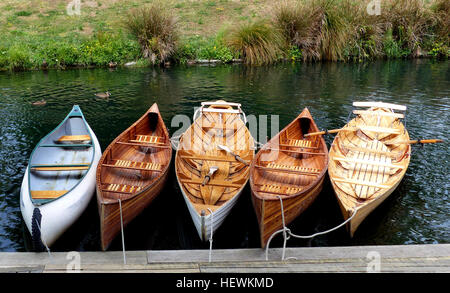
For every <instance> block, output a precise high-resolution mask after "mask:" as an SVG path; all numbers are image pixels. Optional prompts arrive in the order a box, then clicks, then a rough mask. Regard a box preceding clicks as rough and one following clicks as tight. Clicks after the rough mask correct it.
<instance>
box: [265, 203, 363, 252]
mask: <svg viewBox="0 0 450 293" xmlns="http://www.w3.org/2000/svg"><path fill="white" fill-rule="evenodd" d="M277 197H278V198H279V199H280V206H281V219H282V223H283V228H282V229H280V230H278V231H275V232H274V233H273V234H272V235H270V237H269V240H268V241H267V246H266V260H269V258H268V253H269V245H270V241H272V239H273V238H274V237H275V236H276V235H278V234H279V233H281V232H283V238H284V241H283V252H282V255H281V260H285V254H286V242H287V240H289V238H290V237H291V236H293V237H295V238H300V239H310V238H314V237H316V236H319V235H323V234H327V233H330V232H333V231H335V230H337V229H339V228H341V227H342V226H344V225H345V224H347V223H348V222H349V221H351V219H353V217H354V216H355V215H356V211H357V210H358V208H355V209H354V211H353V214H352V215H351V216H350V217H349V218H348V219H347V220H345V221H344V222H342V223H341V224H339V225H337V226H336V227H334V228H331V229H329V230H326V231H322V232H317V233H315V234H312V235H308V236H302V235H296V234H294V233H292V232H291V230H290V229H289V228H287V227H286V222H285V219H284V208H283V200H282V199H281V196H279V195H278V196H277ZM291 258H293V259H295V257H291Z"/></svg>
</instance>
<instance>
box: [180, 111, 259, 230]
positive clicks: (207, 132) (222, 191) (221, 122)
mask: <svg viewBox="0 0 450 293" xmlns="http://www.w3.org/2000/svg"><path fill="white" fill-rule="evenodd" d="M205 109H206V110H208V111H205V112H202V114H201V115H200V116H199V117H198V118H197V119H196V120H195V121H194V122H193V124H192V125H191V126H190V127H189V129H187V130H186V131H185V133H183V135H182V136H181V138H180V143H179V147H178V151H177V154H176V158H175V172H176V175H177V179H178V182H179V184H180V186H181V188H182V192H183V196H184V197H185V200H187V201H186V202H187V204H188V208H193V209H195V212H196V213H197V215H198V216H201V215H202V213H203V214H205V215H208V214H210V211H209V210H211V211H212V212H216V211H218V209H220V208H221V207H225V206H226V203H228V202H229V201H230V200H232V199H233V198H234V197H235V196H238V195H239V193H240V192H241V190H242V189H243V187H244V186H245V184H246V183H247V180H248V178H249V166H246V165H245V164H243V163H242V162H239V161H238V160H236V158H235V157H234V156H232V155H230V154H228V153H227V152H226V151H224V150H221V149H219V147H218V145H224V146H227V147H229V148H230V150H231V151H232V152H234V153H235V154H237V155H239V156H240V157H241V158H242V159H244V160H245V161H246V162H250V161H251V160H252V159H253V156H254V152H255V150H254V140H253V137H252V136H251V134H250V131H249V130H248V129H247V127H246V126H245V124H244V122H243V121H242V120H241V119H240V117H239V115H238V114H236V113H232V112H233V110H232V107H231V106H218V105H211V106H209V107H207V108H205ZM221 111H223V112H221ZM211 167H217V168H218V170H217V171H216V172H215V173H214V174H213V176H212V177H211V179H210V180H209V181H208V183H207V184H206V185H204V186H203V185H202V182H203V181H204V179H205V176H206V175H207V174H208V173H209V171H210V168H211ZM189 205H190V206H191V207H189ZM215 228H216V227H214V229H215ZM201 237H202V236H201Z"/></svg>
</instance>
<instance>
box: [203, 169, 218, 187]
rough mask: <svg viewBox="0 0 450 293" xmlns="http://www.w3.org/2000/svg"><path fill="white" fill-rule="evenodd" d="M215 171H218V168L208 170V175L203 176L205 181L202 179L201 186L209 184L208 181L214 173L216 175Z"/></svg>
mask: <svg viewBox="0 0 450 293" xmlns="http://www.w3.org/2000/svg"><path fill="white" fill-rule="evenodd" d="M217 170H219V167H215V166H214V167H210V168H209V173H208V174H206V175H205V179H203V182H202V186H205V185H206V183H208V182H209V180H210V179H211V177H212V176H213V175H214V173H216V171H217Z"/></svg>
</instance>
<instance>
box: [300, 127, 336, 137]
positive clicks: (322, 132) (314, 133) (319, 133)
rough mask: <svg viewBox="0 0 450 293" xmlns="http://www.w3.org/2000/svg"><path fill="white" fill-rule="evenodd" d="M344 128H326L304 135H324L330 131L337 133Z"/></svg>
mask: <svg viewBox="0 0 450 293" xmlns="http://www.w3.org/2000/svg"><path fill="white" fill-rule="evenodd" d="M341 130H342V128H339V129H330V130H324V131H319V132H311V133H307V134H305V135H303V136H304V137H308V136H315V135H324V134H330V133H337V132H339V131H341Z"/></svg>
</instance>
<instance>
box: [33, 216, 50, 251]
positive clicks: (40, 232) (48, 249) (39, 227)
mask: <svg viewBox="0 0 450 293" xmlns="http://www.w3.org/2000/svg"><path fill="white" fill-rule="evenodd" d="M36 224H37V227H38V229H39V234H40V236H41V237H40V238H41V242H42V244H44V246H45V249H47V252H48V256H50V257H52V254H51V252H50V248H49V247H48V246H47V243H45V241H44V239H42V230H41V226H40V225H39V221H38V220H37V219H36Z"/></svg>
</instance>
